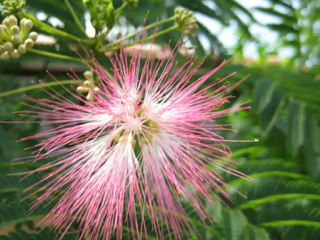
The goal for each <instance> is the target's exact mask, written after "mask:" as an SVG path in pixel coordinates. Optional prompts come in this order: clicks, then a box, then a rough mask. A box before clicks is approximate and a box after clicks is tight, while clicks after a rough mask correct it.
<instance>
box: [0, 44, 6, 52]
mask: <svg viewBox="0 0 320 240" xmlns="http://www.w3.org/2000/svg"><path fill="white" fill-rule="evenodd" d="M5 50H6V49H5V48H4V46H3V45H0V54H2V53H3V52H4V51H5Z"/></svg>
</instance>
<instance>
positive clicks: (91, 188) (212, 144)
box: [23, 52, 243, 240]
mask: <svg viewBox="0 0 320 240" xmlns="http://www.w3.org/2000/svg"><path fill="white" fill-rule="evenodd" d="M110 60H111V62H112V64H113V76H112V77H111V76H110V75H109V74H108V73H107V72H106V71H105V69H103V67H102V66H101V65H99V64H98V63H97V62H96V61H95V60H94V59H93V60H92V61H94V66H93V67H91V70H92V71H93V72H94V73H95V75H96V76H97V77H98V79H99V80H100V86H99V88H100V90H99V91H94V92H93V93H92V94H93V98H92V99H91V100H90V101H89V100H86V99H84V98H82V97H80V96H79V95H77V94H75V93H72V92H69V93H70V94H71V95H72V97H74V98H75V101H71V100H69V99H67V98H66V97H64V96H62V95H60V94H59V93H57V92H53V93H52V91H54V90H51V92H50V93H49V92H48V93H49V94H51V97H52V100H49V99H40V100H36V99H33V98H27V100H28V101H29V102H30V103H29V104H27V105H29V106H30V107H31V108H33V110H32V111H27V112H24V114H26V115H28V116H33V117H35V118H39V119H43V120H42V123H44V124H46V125H50V126H52V125H53V126H55V127H53V128H52V129H50V130H45V131H43V132H42V133H39V134H37V135H35V136H32V137H28V138H25V139H23V140H28V139H37V138H41V139H43V138H44V140H42V141H41V143H40V144H38V145H37V146H35V148H36V150H35V152H34V161H43V160H46V163H45V164H44V165H43V166H41V167H40V168H38V169H36V170H35V171H33V172H31V173H30V174H32V173H37V172H47V173H46V175H45V177H44V178H43V180H42V181H41V182H39V183H36V184H35V185H33V186H31V187H30V189H34V188H35V187H38V188H37V190H33V191H34V193H41V195H40V197H38V199H37V201H36V202H35V203H34V206H33V207H38V206H39V205H40V204H42V203H44V202H45V201H46V200H52V199H55V198H58V199H59V200H58V203H57V204H56V205H55V206H54V208H53V209H52V210H51V211H50V213H49V215H48V216H47V218H48V219H50V222H52V224H53V225H54V226H55V227H56V228H58V229H60V230H61V232H62V238H63V236H64V235H65V234H66V233H67V232H68V231H69V230H70V228H71V226H72V225H73V224H74V223H78V224H79V225H78V226H79V229H78V232H79V239H83V238H85V237H89V239H91V240H96V239H100V238H102V239H110V238H111V236H112V235H113V234H116V237H117V239H122V232H123V229H124V225H128V226H129V229H131V231H132V236H133V237H134V238H137V239H141V238H142V236H144V234H146V232H147V226H146V221H147V218H148V219H150V221H151V223H152V230H153V231H154V232H155V233H156V234H157V236H158V238H159V239H163V238H164V230H165V229H171V230H172V231H173V233H174V235H175V238H177V239H182V232H183V230H185V229H190V228H191V225H190V223H189V222H188V218H187V217H186V213H185V211H184V209H183V206H182V203H181V199H182V198H183V199H186V200H187V201H189V202H190V203H191V204H192V205H193V207H194V208H195V209H196V210H197V212H198V214H199V215H200V217H201V218H202V219H203V220H204V219H205V218H206V210H205V207H204V206H203V202H204V201H206V202H209V203H212V200H211V199H212V195H213V194H215V195H217V194H218V195H220V196H223V197H224V198H228V197H229V196H228V194H227V192H226V190H225V187H226V184H225V183H224V182H223V179H222V178H221V177H220V175H219V173H218V172H217V171H214V170H212V169H213V167H215V169H217V168H219V169H220V170H224V171H226V172H229V173H232V174H234V175H237V176H240V177H243V175H241V173H238V172H237V171H235V170H232V169H230V168H229V167H228V166H224V165H223V164H222V163H221V161H219V159H221V158H222V157H227V158H229V157H230V154H231V152H230V150H229V148H228V147H227V146H226V145H225V144H224V139H223V138H222V137H221V136H220V135H219V132H220V131H221V130H224V129H225V128H224V126H223V125H219V124H217V123H216V120H217V119H218V118H221V117H223V116H225V115H226V114H228V113H230V112H234V111H238V110H240V109H241V108H242V107H235V108H229V109H224V110H219V108H220V107H221V106H222V105H224V104H226V103H228V99H229V97H227V96H226V95H227V94H228V93H229V92H230V90H231V89H232V87H231V88H230V87H228V86H227V84H221V83H222V82H223V81H222V80H221V81H220V82H213V81H208V80H209V78H210V77H212V75H213V74H214V73H216V72H217V71H218V70H219V69H220V68H222V67H223V65H225V62H223V63H221V64H220V65H219V66H218V67H217V68H215V69H213V70H211V71H210V72H208V73H207V74H205V75H203V76H202V77H200V78H198V79H197V80H196V81H192V80H191V79H192V78H193V77H194V76H195V74H196V73H197V72H198V69H199V67H200V65H201V64H200V65H196V66H195V64H194V63H193V61H192V60H189V61H187V62H185V63H184V64H183V66H182V67H180V68H179V69H175V68H176V67H175V62H174V61H175V60H174V56H171V57H170V59H169V60H161V61H157V62H156V61H153V60H146V61H145V63H143V64H142V63H141V62H142V60H141V58H140V57H133V58H131V59H129V58H128V57H127V56H126V55H125V54H124V53H123V52H121V53H120V54H119V53H117V54H115V55H114V56H113V57H112V58H110ZM88 65H89V64H88ZM141 66H142V68H141ZM214 87H215V90H212V89H213V88H214ZM242 109H243V108H242ZM52 158H53V159H55V160H51V159H52ZM48 159H50V160H49V161H48ZM48 169H54V170H52V171H51V172H49V173H48V171H47V170H48ZM39 187H40V188H39ZM62 192H63V193H62ZM61 193H62V194H61ZM138 213H139V214H138Z"/></svg>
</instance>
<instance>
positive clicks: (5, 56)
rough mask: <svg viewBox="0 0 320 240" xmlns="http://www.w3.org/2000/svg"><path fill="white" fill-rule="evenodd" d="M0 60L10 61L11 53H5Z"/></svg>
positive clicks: (0, 56)
mask: <svg viewBox="0 0 320 240" xmlns="http://www.w3.org/2000/svg"><path fill="white" fill-rule="evenodd" d="M0 59H2V60H9V59H10V55H9V53H8V52H7V51H6V52H4V53H2V54H1V55H0Z"/></svg>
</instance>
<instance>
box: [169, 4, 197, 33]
mask: <svg viewBox="0 0 320 240" xmlns="http://www.w3.org/2000/svg"><path fill="white" fill-rule="evenodd" d="M174 17H175V22H176V25H177V26H178V29H179V31H180V32H181V33H182V34H184V35H188V36H190V35H192V34H193V33H194V32H195V31H196V30H197V29H198V25H197V19H196V18H195V17H194V16H193V12H192V11H190V10H187V9H185V8H176V9H175V11H174Z"/></svg>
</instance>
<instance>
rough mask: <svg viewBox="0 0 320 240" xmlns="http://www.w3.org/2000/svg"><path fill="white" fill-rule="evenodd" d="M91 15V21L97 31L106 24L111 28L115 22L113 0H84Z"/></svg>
mask: <svg viewBox="0 0 320 240" xmlns="http://www.w3.org/2000/svg"><path fill="white" fill-rule="evenodd" d="M82 2H83V4H84V5H85V6H86V7H87V8H88V10H89V12H90V15H91V23H92V26H93V27H94V28H95V30H96V31H97V32H100V31H101V30H102V29H103V27H104V26H107V28H108V29H111V28H112V27H113V25H114V22H115V18H116V17H115V9H114V6H113V3H112V0H83V1H82Z"/></svg>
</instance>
